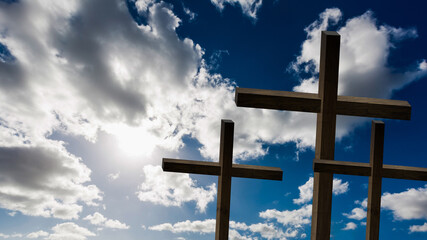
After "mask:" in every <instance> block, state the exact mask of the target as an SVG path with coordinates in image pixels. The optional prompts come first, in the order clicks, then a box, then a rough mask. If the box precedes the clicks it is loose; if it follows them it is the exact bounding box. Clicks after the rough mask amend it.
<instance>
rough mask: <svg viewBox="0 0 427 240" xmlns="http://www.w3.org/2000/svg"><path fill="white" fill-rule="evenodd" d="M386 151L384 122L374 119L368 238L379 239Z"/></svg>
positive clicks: (367, 226)
mask: <svg viewBox="0 0 427 240" xmlns="http://www.w3.org/2000/svg"><path fill="white" fill-rule="evenodd" d="M383 151H384V123H383V122H380V121H373V124H372V130H371V153H370V167H371V176H370V177H369V188H368V214H367V220H366V239H367V240H378V239H379V236H380V232H379V231H380V211H381V182H382V181H381V178H382V173H381V172H382V168H383Z"/></svg>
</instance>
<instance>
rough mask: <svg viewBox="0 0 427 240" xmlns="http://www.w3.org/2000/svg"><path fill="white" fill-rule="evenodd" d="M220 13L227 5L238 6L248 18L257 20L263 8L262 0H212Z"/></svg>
mask: <svg viewBox="0 0 427 240" xmlns="http://www.w3.org/2000/svg"><path fill="white" fill-rule="evenodd" d="M211 2H212V4H214V5H215V6H216V7H217V8H218V9H219V10H220V11H222V10H223V9H224V7H225V4H230V5H232V6H234V5H236V4H238V5H240V7H241V8H242V11H243V13H244V14H245V15H247V16H248V17H251V18H252V19H256V18H257V12H258V10H259V9H260V8H261V6H262V0H211Z"/></svg>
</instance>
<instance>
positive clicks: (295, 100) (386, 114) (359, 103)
mask: <svg viewBox="0 0 427 240" xmlns="http://www.w3.org/2000/svg"><path fill="white" fill-rule="evenodd" d="M339 55H340V35H339V34H338V33H336V32H328V31H323V32H322V40H321V47H320V68H319V92H318V94H311V93H297V92H286V91H271V90H260V89H247V88H236V96H235V101H236V104H237V106H239V107H252V108H266V109H275V110H291V111H300V112H311V113H317V127H316V148H315V158H317V159H331V160H333V159H334V151H335V127H336V115H337V114H340V115H350V116H363V117H376V118H391V119H404V120H409V119H410V118H411V105H409V103H408V102H406V101H397V100H386V99H375V98H364V97H348V96H337V92H338V66H339ZM332 180H333V175H332V174H331V173H321V172H317V173H314V184H313V214H312V219H311V239H313V240H325V239H329V238H330V228H331V207H332Z"/></svg>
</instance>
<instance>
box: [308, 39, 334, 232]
mask: <svg viewBox="0 0 427 240" xmlns="http://www.w3.org/2000/svg"><path fill="white" fill-rule="evenodd" d="M339 56H340V35H339V34H338V33H336V32H326V31H323V32H322V39H321V47H320V70H319V97H320V99H321V105H320V113H318V114H317V126H316V147H315V156H316V158H319V159H334V152H335V127H336V103H337V93H338V69H339ZM332 180H333V174H331V173H324V172H316V173H315V174H314V182H313V205H312V206H313V207H312V218H311V239H312V240H323V239H329V238H330V230H331V208H332Z"/></svg>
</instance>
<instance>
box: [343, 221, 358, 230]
mask: <svg viewBox="0 0 427 240" xmlns="http://www.w3.org/2000/svg"><path fill="white" fill-rule="evenodd" d="M356 228H357V225H356V223H354V222H349V223H347V224H346V225H345V227H344V228H343V229H342V230H354V229H356Z"/></svg>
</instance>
